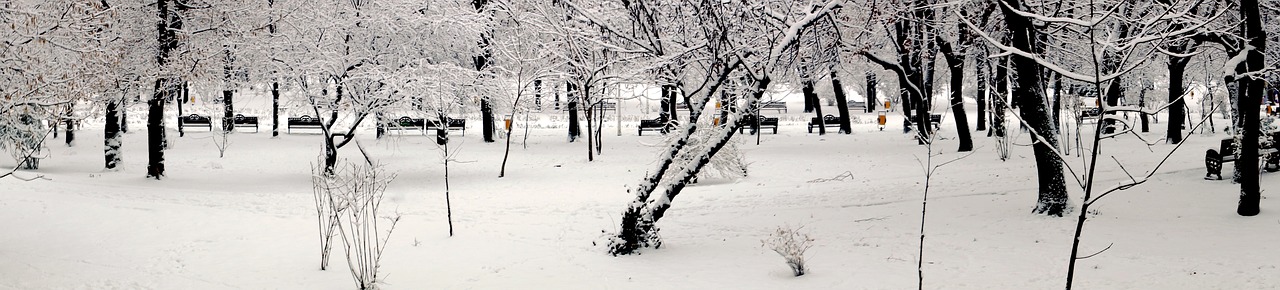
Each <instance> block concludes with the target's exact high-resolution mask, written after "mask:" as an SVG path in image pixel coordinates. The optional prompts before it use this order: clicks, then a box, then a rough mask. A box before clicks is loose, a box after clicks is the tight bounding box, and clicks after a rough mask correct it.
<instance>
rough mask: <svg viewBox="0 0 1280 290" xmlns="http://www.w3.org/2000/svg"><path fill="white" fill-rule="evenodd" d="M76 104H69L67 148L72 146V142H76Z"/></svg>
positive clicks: (65, 119)
mask: <svg viewBox="0 0 1280 290" xmlns="http://www.w3.org/2000/svg"><path fill="white" fill-rule="evenodd" d="M75 106H76V105H75V103H71V104H67V117H66V118H64V121H66V122H67V140H66V141H67V147H71V146H72V142H75V141H76V123H75Z"/></svg>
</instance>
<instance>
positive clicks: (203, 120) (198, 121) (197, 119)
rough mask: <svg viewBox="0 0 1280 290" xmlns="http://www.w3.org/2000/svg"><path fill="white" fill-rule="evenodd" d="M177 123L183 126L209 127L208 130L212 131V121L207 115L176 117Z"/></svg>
mask: <svg viewBox="0 0 1280 290" xmlns="http://www.w3.org/2000/svg"><path fill="white" fill-rule="evenodd" d="M178 123H181V124H182V126H184V127H205V128H209V131H213V121H212V120H210V119H209V117H208V116H201V115H196V114H191V115H186V116H182V117H178Z"/></svg>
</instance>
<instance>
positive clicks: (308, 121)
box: [285, 115, 321, 133]
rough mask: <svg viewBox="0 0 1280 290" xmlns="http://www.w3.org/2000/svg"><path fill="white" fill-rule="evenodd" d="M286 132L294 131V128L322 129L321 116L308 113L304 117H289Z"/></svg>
mask: <svg viewBox="0 0 1280 290" xmlns="http://www.w3.org/2000/svg"><path fill="white" fill-rule="evenodd" d="M286 126H287V127H286V128H285V133H293V129H294V128H297V129H320V126H321V125H320V118H312V117H311V116H308V115H302V117H297V118H289V121H288V122H286Z"/></svg>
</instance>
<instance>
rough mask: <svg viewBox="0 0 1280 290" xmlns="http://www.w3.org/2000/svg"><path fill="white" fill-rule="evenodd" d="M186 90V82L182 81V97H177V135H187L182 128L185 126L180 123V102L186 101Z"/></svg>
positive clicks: (181, 114)
mask: <svg viewBox="0 0 1280 290" xmlns="http://www.w3.org/2000/svg"><path fill="white" fill-rule="evenodd" d="M188 92H189V91H188V90H187V82H182V97H179V98H178V137H183V136H186V135H187V133H186V130H185V129H184V128H183V127H185V126H183V125H182V116H184V115H183V113H182V104H183V103H186V102H187V93H188Z"/></svg>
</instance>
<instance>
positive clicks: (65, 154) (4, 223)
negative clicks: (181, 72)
mask: <svg viewBox="0 0 1280 290" xmlns="http://www.w3.org/2000/svg"><path fill="white" fill-rule="evenodd" d="M792 101H793V102H788V103H789V105H790V106H791V107H792V108H791V110H790V112H791V113H788V114H775V115H784V117H785V118H784V119H783V124H782V126H781V128H780V129H779V134H778V135H765V136H764V137H763V138H761V144H760V145H759V146H756V145H755V144H754V137H752V138H750V139H751V140H750V141H752V142H750V143H744V146H743V148H745V150H746V156H747V158H749V161H750V162H752V164H751V166H750V176H749V177H746V178H743V179H740V180H703V181H702V182H701V183H699V184H697V185H695V186H692V187H690V188H688V189H686V190H685V192H684V193H683V194H682V195H680V196H679V197H678V198H676V200H675V201H674V206H673V208H672V209H671V210H670V211H669V212H668V214H667V216H666V217H665V218H663V219H662V220H661V221H659V222H658V225H659V226H660V227H661V228H662V231H661V233H662V238H663V241H664V243H663V246H662V248H660V249H645V250H643V254H642V255H636V256H624V257H612V256H609V255H607V254H605V252H604V248H603V247H602V244H601V243H600V242H601V241H602V240H603V232H602V231H612V230H613V229H614V228H616V227H617V222H618V219H619V217H620V213H621V211H622V210H623V209H624V208H625V205H626V203H627V202H629V201H630V200H631V199H632V198H633V196H632V195H631V194H629V193H627V190H626V187H627V186H628V185H633V184H635V183H637V182H638V181H639V180H640V179H641V178H642V177H643V176H644V173H645V171H646V170H650V169H651V168H652V167H653V164H652V162H653V161H654V157H655V155H656V152H657V148H656V147H654V145H656V144H659V138H661V137H657V136H648V135H646V136H636V134H635V127H634V126H636V122H635V121H633V120H637V119H639V118H651V117H652V116H647V115H645V114H644V113H643V111H641V110H637V109H635V106H636V105H634V104H630V105H629V104H628V103H624V104H623V106H622V107H623V115H624V116H623V120H624V122H622V125H623V127H624V128H623V130H622V136H616V132H617V129H616V127H615V126H616V124H617V123H615V122H616V121H614V120H611V121H610V122H606V123H605V124H606V127H605V129H604V132H605V134H604V152H603V153H602V155H600V156H598V159H597V160H596V161H594V162H587V161H586V150H585V149H586V148H585V147H586V144H585V143H582V142H579V143H567V142H566V140H565V131H564V129H563V128H562V127H563V125H560V126H556V124H558V123H557V122H556V121H555V119H554V118H552V117H551V116H549V115H548V116H541V117H540V119H539V120H541V121H540V122H539V124H543V125H540V126H537V128H534V129H530V131H529V132H530V134H531V135H530V136H529V137H528V144H527V145H528V147H527V148H524V147H523V146H521V145H520V142H521V140H522V139H523V136H521V135H522V134H523V131H522V128H519V127H518V128H517V129H518V130H520V131H519V132H517V134H516V135H515V138H516V140H514V141H515V143H516V144H514V145H513V146H512V153H511V154H512V156H511V159H510V163H509V164H508V165H507V177H505V178H497V175H498V169H499V168H498V167H499V164H500V162H501V158H502V150H503V147H504V146H503V144H502V143H489V144H486V143H483V142H481V141H480V134H479V129H478V128H469V130H468V132H467V134H466V137H461V138H455V142H460V143H454V144H455V148H461V150H460V153H459V155H458V156H457V157H456V159H457V161H459V162H456V163H452V164H451V168H450V178H451V180H450V182H451V196H452V198H453V200H452V207H453V216H454V225H455V227H456V235H455V236H453V237H449V236H448V234H447V226H446V222H445V208H444V204H445V201H444V185H443V168H442V163H441V161H440V155H441V154H440V149H439V148H437V147H436V146H435V145H433V143H432V141H433V140H434V137H423V136H416V135H404V136H392V137H388V138H384V139H381V140H375V139H373V138H372V136H370V135H368V134H366V135H364V136H362V138H360V142H361V143H362V144H363V145H364V146H365V148H366V149H368V150H369V151H370V153H371V155H372V157H373V158H374V159H376V160H377V161H380V162H382V163H384V164H386V165H387V166H388V169H389V170H390V171H392V172H395V173H396V174H398V177H397V178H396V179H395V181H394V182H392V184H391V186H390V188H389V189H388V190H387V200H386V201H385V202H384V211H386V209H394V211H395V212H398V213H400V214H402V215H403V219H402V220H401V222H400V224H399V225H398V226H397V228H396V230H395V233H394V234H393V235H392V236H391V240H390V242H389V244H388V246H387V249H386V252H385V257H384V261H383V265H382V268H381V269H382V275H381V277H384V278H385V285H383V287H384V289H908V288H914V287H915V283H916V272H915V267H916V257H917V254H916V251H917V248H916V247H917V243H918V239H919V234H920V233H919V225H920V221H919V218H920V206H921V203H920V201H921V196H922V191H923V190H924V181H925V179H924V174H923V166H922V164H921V162H924V161H926V158H925V156H926V153H925V152H926V148H925V147H924V146H917V145H915V141H914V140H912V139H910V137H909V136H908V135H904V134H902V133H901V124H902V120H901V116H900V115H898V114H896V113H895V114H891V117H890V121H889V124H891V125H890V127H889V129H887V130H885V131H879V130H877V129H876V126H875V125H874V124H870V123H869V122H870V121H871V120H873V119H874V114H863V113H858V114H857V115H856V116H858V117H859V119H860V120H862V123H861V124H857V125H855V126H854V131H855V132H854V133H853V134H851V135H836V134H828V135H826V136H818V135H816V134H807V133H805V128H804V122H805V119H807V117H808V115H805V114H802V113H800V111H801V110H800V108H799V107H798V106H799V105H800V102H799V100H798V99H795V100H792ZM259 103H262V102H259ZM249 106H252V105H249ZM267 106H269V104H268V105H267ZM256 110H258V111H257V112H259V113H261V112H263V110H262V109H261V106H259V108H258V109H256ZM650 112H652V111H650ZM824 112H831V113H833V112H834V110H833V108H830V107H827V108H825V110H824ZM969 113H970V119H971V120H973V119H974V117H973V115H972V114H973V113H974V111H973V110H972V108H971V109H970V111H969ZM652 115H656V113H652ZM537 116H538V115H535V117H537ZM130 117H131V118H135V120H136V119H142V116H141V114H137V115H130ZM171 119H172V118H171ZM1161 119H1162V120H1163V119H1164V118H1161ZM98 123H100V122H90V123H89V125H88V126H87V127H86V128H85V129H84V130H82V131H79V132H78V135H77V136H78V140H79V141H78V142H77V144H76V145H75V146H74V147H67V146H64V145H62V144H61V143H60V140H51V142H52V143H51V146H50V147H51V151H52V152H50V157H49V158H47V159H45V160H44V161H43V162H42V163H41V169H40V170H39V171H38V172H24V173H22V174H24V175H25V176H31V175H34V174H41V175H44V176H45V177H47V178H48V179H49V180H38V181H31V182H23V181H19V180H16V179H14V178H7V179H3V180H0V228H3V229H5V230H4V233H3V234H0V289H352V288H353V287H354V286H353V285H354V283H353V282H352V280H351V278H350V274H349V273H348V271H347V269H346V261H345V259H344V258H343V252H342V250H341V248H340V247H338V248H335V250H334V254H333V256H334V257H333V261H332V263H331V264H330V266H331V268H330V269H329V270H327V271H320V270H318V264H319V242H318V240H317V239H318V238H317V228H316V219H315V216H314V209H313V207H312V192H311V184H310V165H311V164H312V163H314V162H315V160H316V157H317V155H318V154H319V152H320V148H321V142H322V141H321V139H320V138H322V137H321V136H320V135H318V134H283V131H284V130H283V128H282V129H281V132H282V134H281V136H280V137H278V138H271V137H270V129H269V127H270V126H269V124H268V125H266V126H264V128H265V129H264V130H263V132H261V133H256V134H254V133H237V134H234V135H232V136H231V141H232V144H231V145H230V148H229V149H228V151H227V156H226V157H225V158H218V152H217V150H216V149H215V147H214V145H213V142H212V139H211V138H210V133H208V132H199V131H201V130H199V129H197V130H192V131H196V132H189V133H188V135H187V136H186V137H181V138H179V137H177V134H176V132H171V133H170V135H169V136H170V139H169V140H170V143H171V148H170V149H169V150H168V151H166V152H167V153H166V159H167V162H166V165H167V178H165V179H163V180H159V181H156V180H148V179H144V178H143V176H144V175H145V174H144V172H145V162H146V160H145V159H146V157H145V127H143V126H141V125H140V124H134V125H133V127H132V128H131V129H133V130H134V131H132V132H131V133H130V134H127V135H125V139H124V158H125V159H124V163H123V166H122V169H121V170H120V171H116V172H104V171H103V169H102V163H103V157H102V145H101V144H102V143H101V142H102V141H101V140H102V129H101V125H100V124H98ZM944 123H945V124H944V126H943V127H944V129H943V131H941V136H942V137H943V140H941V141H939V142H938V143H937V145H936V146H935V148H934V149H935V151H937V152H940V153H941V155H939V156H935V157H934V158H933V160H934V162H935V163H939V162H942V161H946V160H951V159H955V158H958V157H961V156H964V154H961V153H956V152H954V151H955V147H956V141H955V139H954V134H955V130H954V126H953V125H952V124H951V121H950V119H947V120H946V121H945V122H944ZM1223 123H1224V122H1222V120H1218V124H1223ZM470 124H472V126H473V127H474V125H476V124H478V123H470ZM520 124H521V123H519V122H517V125H520ZM893 124H897V125H893ZM1164 126H1165V123H1163V122H1162V123H1158V124H1153V128H1152V133H1148V134H1144V136H1146V137H1147V138H1148V139H1149V140H1157V139H1159V138H1160V136H1161V135H1162V132H1163V131H1164ZM171 129H172V127H171ZM1013 132H1015V133H1016V132H1017V129H1016V128H1014V129H1013ZM653 135H656V134H653ZM985 135H986V132H975V142H976V147H977V148H978V149H977V150H976V151H977V152H976V153H974V154H973V155H971V156H969V157H967V158H965V159H963V160H961V161H958V162H955V163H952V164H950V165H948V166H946V167H943V168H941V169H939V170H938V171H937V173H936V175H935V176H934V177H933V179H932V180H931V188H930V200H929V201H930V202H929V211H928V213H929V216H928V224H927V230H926V233H927V240H926V242H925V243H926V245H925V251H924V253H925V264H924V283H925V285H924V287H925V288H927V289H1051V288H1058V287H1062V285H1063V283H1064V279H1065V278H1064V277H1065V274H1066V268H1067V257H1068V255H1069V250H1070V245H1071V234H1072V230H1073V227H1074V225H1075V222H1076V219H1075V217H1074V216H1070V217H1063V218H1052V217H1044V216H1037V215H1033V214H1031V209H1032V207H1033V206H1034V203H1035V199H1036V194H1035V191H1036V183H1035V181H1034V180H1035V171H1034V170H1033V169H1034V162H1033V158H1032V156H1031V150H1030V147H1029V146H1024V145H1026V143H1027V139H1028V138H1027V136H1026V135H1025V133H1024V134H1021V135H1019V137H1017V138H1016V139H1015V143H1016V144H1017V145H1015V146H1013V148H1012V157H1011V158H1010V159H1009V160H1008V161H1000V160H999V159H998V158H997V156H996V153H995V148H996V146H995V142H994V139H992V138H987V137H985ZM1223 136H1225V135H1224V134H1222V133H1218V134H1216V135H1194V136H1192V137H1191V138H1190V139H1189V140H1188V141H1187V142H1186V143H1185V144H1184V145H1182V147H1181V149H1179V150H1178V152H1177V153H1176V154H1174V155H1173V157H1172V158H1171V159H1170V161H1169V162H1168V163H1167V164H1166V165H1165V166H1164V168H1162V169H1161V170H1160V172H1159V173H1157V174H1155V176H1154V177H1153V180H1152V181H1151V182H1148V183H1146V184H1144V185H1141V186H1139V187H1137V188H1135V189H1132V190H1129V191H1125V192H1120V193H1116V194H1113V195H1111V196H1109V197H1107V198H1106V199H1104V200H1103V201H1101V202H1099V203H1098V204H1096V205H1095V207H1094V208H1093V209H1092V210H1091V211H1093V212H1092V213H1091V214H1090V216H1091V217H1092V219H1090V220H1089V222H1088V224H1087V226H1086V229H1085V233H1084V235H1083V236H1082V237H1081V239H1082V246H1081V252H1083V253H1084V254H1090V253H1093V252H1096V251H1099V250H1101V249H1103V248H1106V247H1108V246H1110V250H1107V251H1106V252H1104V253H1102V254H1100V255H1097V256H1096V257H1093V258H1090V259H1087V260H1082V261H1081V262H1080V265H1079V267H1078V270H1077V275H1076V286H1077V287H1078V288H1079V289H1276V288H1280V268H1278V267H1280V250H1277V247H1276V245H1277V242H1280V205H1277V204H1276V203H1275V202H1274V201H1272V200H1270V199H1266V197H1267V196H1269V195H1270V194H1271V193H1272V189H1274V188H1277V186H1280V173H1264V174H1263V175H1262V177H1261V180H1262V187H1263V190H1264V193H1263V195H1264V199H1263V201H1262V214H1261V215H1258V216H1255V217H1240V216H1238V215H1236V214H1235V205H1236V200H1237V195H1238V186H1237V185H1234V184H1231V183H1230V182H1229V181H1225V180H1223V181H1217V180H1213V181H1210V180H1204V179H1203V178H1202V177H1203V176H1204V162H1203V152H1204V150H1205V149H1207V148H1211V147H1216V144H1217V143H1218V140H1219V139H1221V138H1222V137H1223ZM584 141H585V140H584ZM744 141H745V138H744ZM458 144H460V145H458ZM1173 148H1174V146H1171V145H1165V144H1163V143H1162V142H1161V143H1160V144H1159V145H1155V146H1153V147H1150V148H1148V147H1147V146H1145V145H1143V143H1142V142H1141V141H1138V139H1137V138H1134V137H1132V136H1127V137H1123V138H1121V139H1119V140H1114V141H1108V142H1107V143H1105V145H1104V149H1103V150H1102V151H1103V152H1102V156H1104V159H1101V160H1100V161H1099V164H1100V172H1099V174H1098V176H1099V180H1100V182H1099V187H1104V188H1105V187H1107V186H1110V185H1113V184H1116V183H1117V182H1120V181H1123V180H1127V179H1128V177H1127V176H1126V175H1125V174H1124V173H1123V172H1121V171H1120V170H1119V167H1118V166H1117V165H1116V161H1113V160H1112V158H1111V156H1114V157H1115V158H1117V159H1118V160H1119V161H1120V162H1123V164H1124V167H1125V168H1127V169H1128V170H1129V171H1131V172H1132V173H1133V174H1134V175H1138V174H1140V173H1143V172H1144V171H1145V170H1147V169H1148V168H1150V167H1151V166H1152V165H1154V164H1155V163H1156V162H1158V160H1159V159H1160V158H1161V157H1162V156H1164V154H1165V153H1167V152H1169V151H1170V150H1172V149H1173ZM357 154H358V153H357V152H356V151H355V150H354V146H352V147H348V148H346V149H344V150H343V152H342V153H341V155H342V156H343V157H355V156H356V155H357ZM1071 157H1072V158H1073V159H1072V161H1071V164H1073V166H1075V167H1076V168H1079V166H1080V165H1079V164H1081V161H1080V160H1079V159H1077V158H1079V156H1078V155H1077V154H1076V152H1075V150H1072V155H1071ZM13 166H14V162H13V161H12V160H3V161H0V168H4V169H6V170H7V168H12V167H13ZM1227 167H1228V169H1227V170H1228V171H1229V170H1230V169H1229V168H1230V166H1227ZM1077 170H1078V169H1077ZM844 173H850V174H849V175H847V176H846V177H845V178H836V177H839V176H841V175H842V174H844ZM818 179H832V180H829V181H825V182H814V181H815V180H818ZM1068 184H1069V185H1072V186H1074V185H1075V182H1074V181H1073V179H1072V178H1070V177H1068ZM1071 194H1072V197H1073V203H1076V204H1078V203H1079V201H1078V198H1079V197H1080V194H1081V190H1079V189H1078V188H1077V189H1073V190H1072V192H1071ZM1073 214H1074V213H1073ZM786 225H790V226H803V227H804V230H805V231H807V232H808V233H809V234H810V235H811V236H812V237H813V238H815V239H816V241H815V242H814V243H815V245H814V247H813V248H812V249H811V250H810V251H809V253H808V257H809V258H808V261H809V267H810V268H811V271H810V272H809V273H808V275H805V276H802V277H791V276H790V273H789V270H788V269H787V267H786V265H785V264H784V263H783V260H782V258H780V257H779V256H778V255H777V254H775V253H773V252H772V251H770V250H768V249H765V248H763V247H762V246H761V240H762V239H765V238H766V237H767V236H768V235H769V233H770V232H772V231H773V230H774V229H775V228H777V227H778V226H786ZM339 243H340V242H339Z"/></svg>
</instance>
